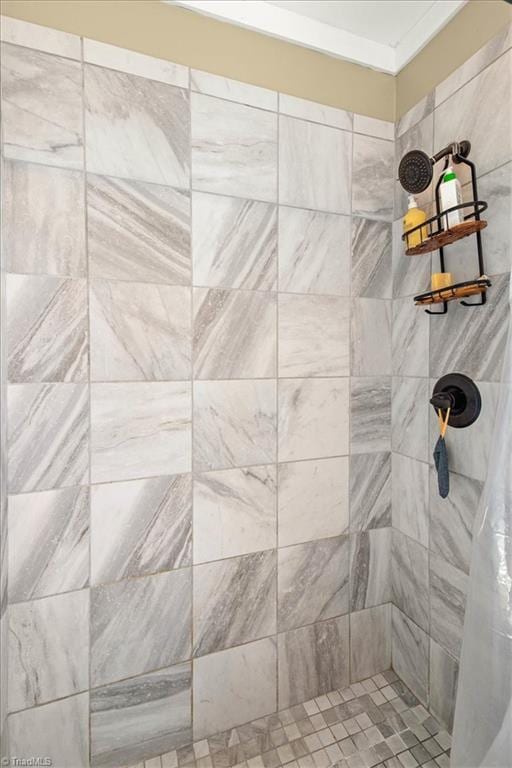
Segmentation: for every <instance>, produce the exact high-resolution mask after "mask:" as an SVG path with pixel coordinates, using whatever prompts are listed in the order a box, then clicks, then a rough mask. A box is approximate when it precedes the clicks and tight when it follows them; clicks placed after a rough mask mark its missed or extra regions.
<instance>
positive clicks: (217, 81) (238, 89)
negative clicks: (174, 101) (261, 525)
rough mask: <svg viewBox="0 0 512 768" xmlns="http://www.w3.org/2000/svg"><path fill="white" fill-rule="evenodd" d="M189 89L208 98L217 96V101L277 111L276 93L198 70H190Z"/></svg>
mask: <svg viewBox="0 0 512 768" xmlns="http://www.w3.org/2000/svg"><path fill="white" fill-rule="evenodd" d="M190 89H191V90H192V91H197V92H198V93H204V94H207V95H208V96H217V97H218V98H219V99H227V100H228V101H237V102H239V103H240V104H246V105H247V106H249V107H259V109H269V110H272V111H274V112H275V111H276V110H277V91H270V90H269V89H268V88H260V87H259V86H257V85H250V84H249V83H243V82H240V81H239V80H231V79H230V78H229V77H219V75H213V74H211V73H210V72H202V71H201V70H199V69H191V70H190Z"/></svg>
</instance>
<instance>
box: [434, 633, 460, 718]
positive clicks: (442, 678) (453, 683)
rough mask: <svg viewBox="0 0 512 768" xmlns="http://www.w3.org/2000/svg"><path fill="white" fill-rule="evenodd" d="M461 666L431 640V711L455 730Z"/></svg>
mask: <svg viewBox="0 0 512 768" xmlns="http://www.w3.org/2000/svg"><path fill="white" fill-rule="evenodd" d="M458 677H459V665H458V663H457V662H456V661H455V659H453V658H452V657H451V656H449V655H448V654H447V653H446V651H445V650H444V649H443V648H441V646H440V645H438V644H437V643H436V642H434V640H432V639H431V640H430V698H429V709H430V711H431V712H432V714H433V715H434V717H436V718H437V719H439V720H441V722H442V723H444V724H445V726H446V727H447V728H448V730H449V731H451V730H452V728H453V716H454V714H455V700H456V697H457V682H458Z"/></svg>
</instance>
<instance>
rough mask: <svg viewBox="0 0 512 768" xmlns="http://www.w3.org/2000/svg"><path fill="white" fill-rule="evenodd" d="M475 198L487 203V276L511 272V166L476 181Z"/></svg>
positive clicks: (485, 249)
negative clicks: (507, 234)
mask: <svg viewBox="0 0 512 768" xmlns="http://www.w3.org/2000/svg"><path fill="white" fill-rule="evenodd" d="M511 29H512V27H511ZM478 196H479V197H481V198H482V199H483V200H486V201H487V202H488V204H489V208H488V209H487V210H486V211H485V214H484V218H485V219H486V220H487V222H488V227H487V228H486V229H484V230H483V231H482V242H483V247H484V253H485V268H486V270H487V273H488V274H491V275H499V274H502V273H503V272H510V269H511V267H512V244H511V240H510V237H507V236H506V235H505V236H504V233H507V232H509V231H510V221H511V220H512V165H511V164H510V163H507V164H506V165H503V166H501V168H497V169H496V170H495V171H492V172H491V173H488V174H486V175H485V176H483V177H482V178H481V179H479V180H478ZM472 245H473V246H474V244H472ZM471 277H473V275H471Z"/></svg>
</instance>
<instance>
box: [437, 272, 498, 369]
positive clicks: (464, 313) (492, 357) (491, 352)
mask: <svg viewBox="0 0 512 768" xmlns="http://www.w3.org/2000/svg"><path fill="white" fill-rule="evenodd" d="M509 279H510V275H509V274H506V275H498V276H493V277H492V278H491V282H492V287H491V288H489V290H488V292H487V304H486V309H485V310H484V311H483V312H479V311H478V310H476V311H475V310H471V309H469V308H468V307H464V306H462V305H461V304H459V303H458V302H457V303H455V302H454V306H452V307H450V310H451V311H450V312H449V313H448V314H447V315H446V318H444V319H445V322H444V323H443V339H442V343H439V337H438V335H437V334H434V333H432V338H431V341H430V376H432V378H435V379H437V378H439V377H440V376H442V375H443V374H445V373H446V372H447V371H451V370H454V371H458V372H459V373H464V374H466V375H467V376H469V377H470V378H472V379H481V380H484V381H500V379H501V368H502V365H503V358H504V354H505V345H506V341H507V329H508V317H509V314H510V305H509ZM437 319H438V318H437ZM435 320H436V318H432V320H431V322H434V321H435Z"/></svg>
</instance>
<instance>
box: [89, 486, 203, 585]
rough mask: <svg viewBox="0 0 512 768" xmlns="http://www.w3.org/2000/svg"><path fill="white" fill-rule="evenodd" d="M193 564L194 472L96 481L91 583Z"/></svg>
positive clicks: (92, 500) (92, 509)
mask: <svg viewBox="0 0 512 768" xmlns="http://www.w3.org/2000/svg"><path fill="white" fill-rule="evenodd" d="M191 562H192V481H191V477H190V475H175V476H174V477H158V478H151V479H149V480H132V481H129V482H124V483H110V484H106V485H96V486H93V487H92V489H91V583H93V584H98V583H100V582H105V581H107V582H108V581H117V580H119V579H124V578H129V577H133V576H143V575H145V574H150V573H157V572H159V571H170V570H172V569H174V568H181V567H183V566H186V565H190V564H191Z"/></svg>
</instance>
